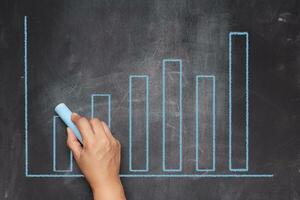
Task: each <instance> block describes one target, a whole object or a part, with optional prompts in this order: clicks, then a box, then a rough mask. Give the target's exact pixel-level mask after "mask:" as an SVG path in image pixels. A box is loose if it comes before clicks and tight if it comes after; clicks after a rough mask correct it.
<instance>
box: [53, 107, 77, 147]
mask: <svg viewBox="0 0 300 200" xmlns="http://www.w3.org/2000/svg"><path fill="white" fill-rule="evenodd" d="M55 112H56V113H57V114H58V116H59V117H60V118H61V119H62V120H63V122H64V123H65V124H66V125H67V126H68V127H69V128H70V129H72V131H73V133H74V134H75V136H76V138H77V139H78V140H79V141H80V142H81V144H82V138H81V135H80V132H79V130H78V129H77V127H76V125H75V124H74V123H73V122H72V120H71V115H72V111H71V110H70V109H69V108H68V107H67V106H66V104H64V103H60V104H58V105H57V106H56V107H55Z"/></svg>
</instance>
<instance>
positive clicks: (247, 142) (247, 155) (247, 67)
mask: <svg viewBox="0 0 300 200" xmlns="http://www.w3.org/2000/svg"><path fill="white" fill-rule="evenodd" d="M233 36H239V37H241V36H244V37H245V38H246V47H245V48H246V61H245V67H246V87H245V99H246V102H245V108H246V116H245V120H246V123H245V124H246V125H245V134H246V141H245V148H246V155H245V157H246V158H245V159H246V161H245V168H233V167H232V37H233ZM228 39H229V41H228V42H229V58H228V60H229V72H228V84H229V85H228V87H229V89H228V98H229V99H228V102H229V105H228V106H229V108H228V109H229V115H228V118H229V119H228V123H229V124H228V127H229V153H228V154H229V170H230V171H240V172H242V171H248V170H249V36H248V33H247V32H230V33H229V38H228Z"/></svg>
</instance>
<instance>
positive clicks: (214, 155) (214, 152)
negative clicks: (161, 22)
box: [195, 75, 216, 172]
mask: <svg viewBox="0 0 300 200" xmlns="http://www.w3.org/2000/svg"><path fill="white" fill-rule="evenodd" d="M199 79H208V80H211V81H212V86H213V87H212V91H211V92H212V110H211V113H212V123H213V124H212V140H213V141H212V156H213V159H212V168H208V169H200V168H199V127H200V126H199ZM195 106H196V109H195V110H196V112H195V113H196V171H205V172H207V171H215V170H216V116H215V114H216V109H215V107H216V83H215V76H214V75H197V76H196V105H195Z"/></svg>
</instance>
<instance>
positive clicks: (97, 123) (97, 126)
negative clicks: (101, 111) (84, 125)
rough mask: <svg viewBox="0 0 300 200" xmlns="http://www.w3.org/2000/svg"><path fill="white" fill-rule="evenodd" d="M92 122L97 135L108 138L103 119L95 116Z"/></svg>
mask: <svg viewBox="0 0 300 200" xmlns="http://www.w3.org/2000/svg"><path fill="white" fill-rule="evenodd" d="M90 123H91V126H92V129H93V130H94V133H95V136H99V137H100V138H103V139H105V138H108V137H107V135H106V133H105V130H104V128H103V126H102V124H101V121H100V120H99V119H97V118H93V119H91V120H90Z"/></svg>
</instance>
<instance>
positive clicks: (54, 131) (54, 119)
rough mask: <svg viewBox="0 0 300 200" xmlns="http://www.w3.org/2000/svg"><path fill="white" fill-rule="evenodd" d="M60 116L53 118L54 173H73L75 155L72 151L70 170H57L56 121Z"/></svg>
mask: <svg viewBox="0 0 300 200" xmlns="http://www.w3.org/2000/svg"><path fill="white" fill-rule="evenodd" d="M58 117H59V116H57V115H54V116H53V122H52V123H53V124H52V125H53V126H52V135H53V145H52V151H53V152H52V153H53V155H52V167H53V171H54V172H72V171H73V154H72V151H70V158H69V159H70V164H69V169H57V168H56V119H57V118H58Z"/></svg>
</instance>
